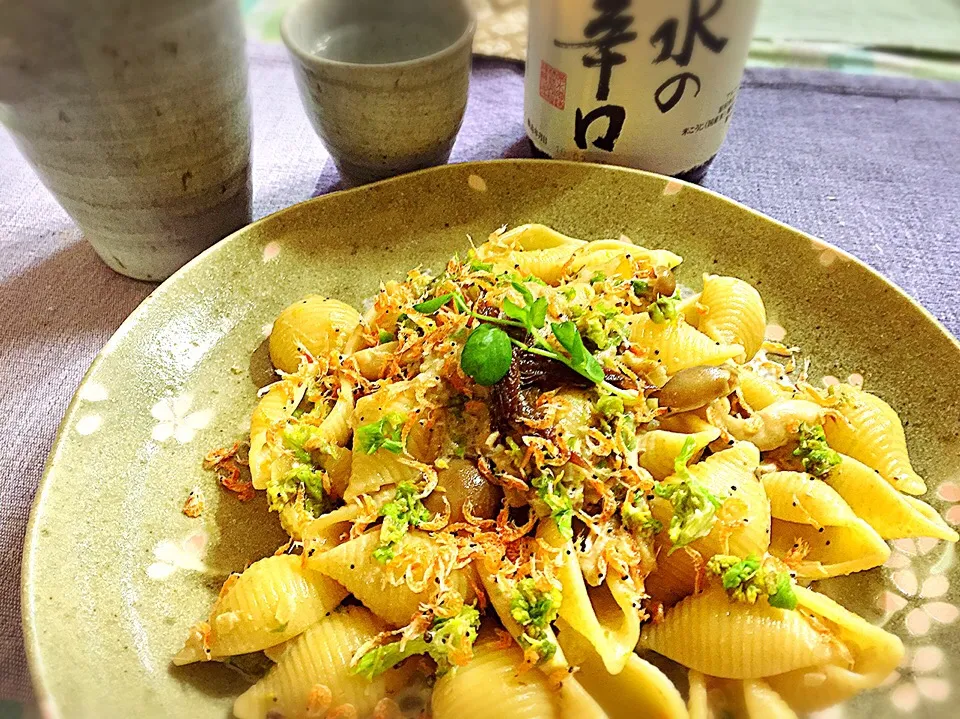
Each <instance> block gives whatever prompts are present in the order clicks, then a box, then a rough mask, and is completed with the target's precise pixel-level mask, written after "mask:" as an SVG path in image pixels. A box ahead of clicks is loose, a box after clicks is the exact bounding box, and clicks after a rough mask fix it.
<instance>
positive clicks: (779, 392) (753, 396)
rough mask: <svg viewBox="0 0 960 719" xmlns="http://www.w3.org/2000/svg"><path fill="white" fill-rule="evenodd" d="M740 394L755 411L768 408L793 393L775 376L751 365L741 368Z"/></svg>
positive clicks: (739, 376) (788, 397) (739, 377)
mask: <svg viewBox="0 0 960 719" xmlns="http://www.w3.org/2000/svg"><path fill="white" fill-rule="evenodd" d="M738 379H739V380H740V394H741V396H742V397H743V399H744V401H745V402H746V403H747V405H748V406H749V407H750V409H751V410H753V411H754V412H759V411H760V410H762V409H766V408H767V407H769V406H770V405H772V404H774V403H775V402H780V401H782V400H786V399H790V397H791V395H792V393H791V391H790V390H789V389H787V388H786V387H784V386H783V385H781V384H780V383H779V382H778V381H777V380H776V379H775V378H774V377H770V376H768V375H766V374H764V373H762V372H758V371H756V370H754V369H751V368H750V367H743V368H741V369H740V373H739V375H738Z"/></svg>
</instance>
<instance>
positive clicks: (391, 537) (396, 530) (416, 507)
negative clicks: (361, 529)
mask: <svg viewBox="0 0 960 719" xmlns="http://www.w3.org/2000/svg"><path fill="white" fill-rule="evenodd" d="M380 516H381V517H383V523H382V524H381V525H380V546H378V547H377V548H376V549H375V550H374V551H373V558H374V559H376V560H377V561H378V562H380V563H381V564H386V563H387V562H389V561H390V560H391V559H393V558H394V556H396V547H397V545H398V544H400V542H401V541H402V540H403V538H404V536H405V535H406V534H407V532H408V531H409V530H410V528H411V527H419V526H420V525H421V524H423V523H424V522H429V521H430V520H431V519H433V515H432V514H431V513H430V510H429V509H427V508H426V507H424V506H423V502H421V501H420V498H419V497H418V496H417V489H416V487H414V486H413V485H412V484H411V483H410V482H401V483H400V484H398V485H397V492H396V494H395V495H394V496H393V499H392V500H391V501H389V502H387V503H386V504H385V505H383V507H381V508H380Z"/></svg>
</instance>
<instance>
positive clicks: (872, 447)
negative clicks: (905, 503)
mask: <svg viewBox="0 0 960 719" xmlns="http://www.w3.org/2000/svg"><path fill="white" fill-rule="evenodd" d="M839 387H840V389H839V390H837V395H838V396H839V398H840V401H839V402H838V403H837V404H836V406H835V407H834V409H835V410H837V412H839V413H840V414H841V415H842V419H841V418H840V417H834V416H830V415H828V416H827V417H826V418H825V419H824V422H823V431H824V433H825V434H826V436H827V442H828V443H829V445H830V446H831V447H833V448H834V449H835V450H837V451H838V452H842V453H843V454H846V455H849V456H850V457H853V458H854V459H858V460H860V461H861V462H863V463H864V464H865V465H867V466H868V467H872V468H873V469H875V470H877V471H878V472H879V473H880V475H881V476H882V477H883V478H884V479H886V480H887V481H888V482H890V484H892V485H893V486H894V487H896V488H897V489H899V490H900V491H901V492H904V493H906V494H913V495H920V494H923V493H924V492H926V491H927V485H926V484H925V483H924V481H923V479H922V478H921V477H920V475H918V474H917V473H916V472H914V471H913V466H912V465H911V464H910V458H909V457H908V456H907V440H906V437H905V436H904V434H903V425H902V424H901V422H900V417H898V416H897V413H896V412H894V410H893V408H892V407H891V406H890V405H888V404H887V403H886V402H884V401H883V400H882V399H880V398H879V397H877V396H876V395H874V394H870V393H869V392H864V391H863V390H860V389H857V388H856V387H852V386H850V385H839Z"/></svg>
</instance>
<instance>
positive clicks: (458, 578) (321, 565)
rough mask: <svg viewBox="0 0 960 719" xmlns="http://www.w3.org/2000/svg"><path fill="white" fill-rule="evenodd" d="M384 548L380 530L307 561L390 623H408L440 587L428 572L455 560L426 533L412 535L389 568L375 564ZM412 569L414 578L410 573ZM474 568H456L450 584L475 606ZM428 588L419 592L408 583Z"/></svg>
mask: <svg viewBox="0 0 960 719" xmlns="http://www.w3.org/2000/svg"><path fill="white" fill-rule="evenodd" d="M379 545H380V533H379V531H378V530H373V531H370V532H367V533H366V534H361V535H360V536H359V537H356V538H355V539H351V540H348V541H346V542H344V543H343V544H340V545H338V546H336V547H333V548H332V549H329V550H327V551H325V552H317V553H315V554H314V555H313V556H312V557H311V556H309V552H308V556H307V559H306V564H307V566H309V567H311V568H313V569H315V570H316V571H317V572H320V573H321V574H324V575H326V576H328V577H331V578H332V579H335V580H336V581H338V582H340V583H341V584H342V585H343V586H344V587H346V588H347V590H348V591H349V592H350V593H351V594H352V595H353V596H355V597H356V598H357V599H358V600H360V601H361V602H362V603H363V605H364V606H365V607H367V608H368V609H370V610H371V611H373V613H374V614H376V615H377V616H378V617H380V618H382V619H384V620H385V621H387V622H389V623H390V624H392V625H394V626H397V627H400V626H403V625H405V624H407V623H408V622H409V621H410V620H411V619H412V618H413V617H414V616H415V615H416V614H417V613H418V612H419V608H420V604H421V603H423V602H429V601H430V600H431V599H432V598H433V597H434V596H435V595H436V593H437V584H436V583H435V582H434V581H433V579H432V576H431V575H430V574H429V573H428V572H429V571H433V570H434V569H435V568H437V567H438V566H439V565H440V564H441V563H443V562H447V563H449V562H450V561H451V558H450V557H445V556H444V554H443V550H442V549H441V548H440V547H439V546H438V545H437V544H436V542H435V541H434V540H432V539H430V538H429V537H428V536H427V535H426V534H422V533H419V532H411V533H410V534H407V535H406V536H405V537H404V538H403V540H402V541H401V542H400V545H399V546H398V547H397V550H396V557H395V558H394V559H392V560H391V561H389V562H387V563H381V562H380V561H378V560H377V559H374V557H373V552H374V550H375V549H376V548H377V547H378V546H379ZM407 567H410V570H409V573H407V572H406V571H405V570H406V568H407ZM471 571H472V569H469V568H467V569H455V570H453V572H452V573H451V574H450V576H449V578H448V579H447V583H448V584H449V586H450V588H451V589H453V590H455V591H456V592H458V593H459V594H460V596H461V597H463V599H464V601H465V602H467V603H469V602H471V601H473V599H474V593H473V589H472V587H471V584H470V572H471ZM410 581H412V582H414V583H415V584H422V585H423V588H422V589H417V590H416V591H415V590H414V589H413V588H411V586H410V584H409V583H408V582H410Z"/></svg>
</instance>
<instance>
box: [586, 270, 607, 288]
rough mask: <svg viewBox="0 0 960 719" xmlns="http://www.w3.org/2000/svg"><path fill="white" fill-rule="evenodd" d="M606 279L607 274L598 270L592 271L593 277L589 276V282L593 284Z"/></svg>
mask: <svg viewBox="0 0 960 719" xmlns="http://www.w3.org/2000/svg"><path fill="white" fill-rule="evenodd" d="M606 279H607V275H606V274H605V273H603V272H600V271H599V270H598V271H597V272H594V273H593V277H591V278H590V284H591V285H595V284H597V283H598V282H603V281H604V280H606Z"/></svg>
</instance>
